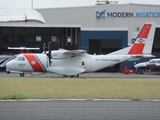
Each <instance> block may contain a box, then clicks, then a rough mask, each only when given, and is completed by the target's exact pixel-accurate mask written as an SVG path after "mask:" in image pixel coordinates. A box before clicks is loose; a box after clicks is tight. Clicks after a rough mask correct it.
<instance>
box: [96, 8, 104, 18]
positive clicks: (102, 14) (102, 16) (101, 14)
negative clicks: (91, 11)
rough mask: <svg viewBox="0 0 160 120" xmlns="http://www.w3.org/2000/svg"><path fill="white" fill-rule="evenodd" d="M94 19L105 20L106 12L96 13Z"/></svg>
mask: <svg viewBox="0 0 160 120" xmlns="http://www.w3.org/2000/svg"><path fill="white" fill-rule="evenodd" d="M96 17H97V19H98V20H100V19H102V18H103V19H105V18H106V10H103V11H101V12H99V11H97V13H96Z"/></svg>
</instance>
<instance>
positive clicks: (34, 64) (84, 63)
mask: <svg viewBox="0 0 160 120" xmlns="http://www.w3.org/2000/svg"><path fill="white" fill-rule="evenodd" d="M155 25H156V24H155V23H146V24H145V25H144V27H143V28H142V30H141V32H140V33H139V35H138V37H137V38H136V40H135V42H134V43H133V44H132V45H131V46H130V47H127V48H124V49H121V50H118V51H115V52H112V53H109V54H107V55H90V54H87V53H86V52H85V51H84V50H64V49H62V50H54V51H51V50H50V49H49V51H46V52H43V53H42V54H33V53H27V54H20V55H18V56H17V57H16V58H15V59H13V60H11V61H10V62H8V63H7V65H6V71H7V72H8V73H10V72H15V73H19V74H20V76H21V77H23V76H24V73H25V72H31V74H37V75H38V74H42V73H46V72H52V73H57V74H61V75H64V76H79V74H80V73H83V72H93V71H97V70H100V69H102V68H106V67H109V66H112V65H115V64H117V63H121V62H124V61H127V60H135V59H140V58H144V57H154V56H153V55H151V50H152V45H153V40H154V33H155Z"/></svg>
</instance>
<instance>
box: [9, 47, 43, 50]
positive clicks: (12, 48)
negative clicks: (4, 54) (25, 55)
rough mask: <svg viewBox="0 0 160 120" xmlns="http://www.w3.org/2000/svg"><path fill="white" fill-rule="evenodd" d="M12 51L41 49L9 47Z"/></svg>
mask: <svg viewBox="0 0 160 120" xmlns="http://www.w3.org/2000/svg"><path fill="white" fill-rule="evenodd" d="M8 49H11V50H40V48H38V47H36V48H29V47H8Z"/></svg>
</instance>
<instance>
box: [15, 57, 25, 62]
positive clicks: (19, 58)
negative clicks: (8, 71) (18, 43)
mask: <svg viewBox="0 0 160 120" xmlns="http://www.w3.org/2000/svg"><path fill="white" fill-rule="evenodd" d="M16 59H17V60H18V61H25V58H24V57H21V56H20V57H17V58H16Z"/></svg>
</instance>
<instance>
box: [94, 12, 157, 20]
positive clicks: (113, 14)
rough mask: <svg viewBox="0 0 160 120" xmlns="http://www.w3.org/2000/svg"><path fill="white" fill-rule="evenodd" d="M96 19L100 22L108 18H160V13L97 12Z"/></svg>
mask: <svg viewBox="0 0 160 120" xmlns="http://www.w3.org/2000/svg"><path fill="white" fill-rule="evenodd" d="M96 17H97V19H98V20H100V19H102V18H103V19H105V18H106V17H126V18H127V17H160V12H135V13H134V12H106V10H103V11H101V12H99V11H97V13H96Z"/></svg>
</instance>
